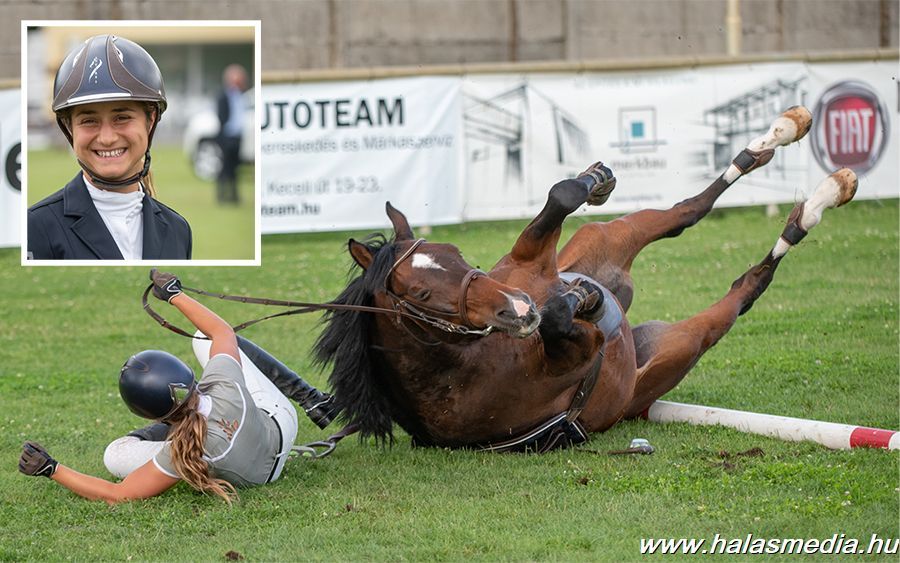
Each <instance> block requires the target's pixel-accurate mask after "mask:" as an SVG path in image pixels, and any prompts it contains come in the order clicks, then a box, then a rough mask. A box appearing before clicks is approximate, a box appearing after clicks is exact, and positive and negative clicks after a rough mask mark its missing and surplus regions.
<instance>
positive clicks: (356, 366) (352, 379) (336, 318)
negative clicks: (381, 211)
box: [313, 234, 394, 443]
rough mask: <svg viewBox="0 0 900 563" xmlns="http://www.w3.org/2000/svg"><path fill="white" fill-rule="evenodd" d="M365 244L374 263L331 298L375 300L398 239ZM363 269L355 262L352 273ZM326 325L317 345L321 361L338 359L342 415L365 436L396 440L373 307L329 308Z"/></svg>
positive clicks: (334, 379) (333, 379)
mask: <svg viewBox="0 0 900 563" xmlns="http://www.w3.org/2000/svg"><path fill="white" fill-rule="evenodd" d="M363 244H364V245H365V246H366V248H368V249H369V252H371V253H372V257H373V259H372V264H371V265H370V266H369V268H368V269H367V270H365V271H363V272H362V274H360V275H359V276H357V277H356V278H354V279H353V280H352V281H351V282H350V283H349V284H348V285H347V287H346V288H345V289H344V291H342V292H341V294H340V295H338V296H337V298H335V299H334V300H333V301H332V303H339V304H345V305H368V306H372V305H374V294H375V292H376V291H377V290H379V289H381V288H383V287H384V280H385V278H386V277H387V275H388V272H389V271H390V269H391V266H392V265H393V263H394V241H393V240H387V239H386V238H385V237H384V236H382V235H377V234H376V235H371V236H369V237H368V238H367V239H366V240H365V241H363ZM357 269H358V266H356V265H355V264H354V266H353V267H352V268H351V275H352V273H353V272H354V271H355V270H357ZM324 323H325V330H324V331H322V334H321V335H320V336H319V338H318V339H317V340H316V344H315V346H314V348H313V350H314V353H315V359H316V363H318V364H319V365H320V366H325V365H327V364H329V363H332V364H333V367H332V371H331V375H330V376H329V377H328V383H329V385H330V386H331V390H332V392H333V393H334V395H335V404H336V407H337V408H338V409H339V411H340V413H341V416H342V417H343V419H344V420H345V421H346V422H347V423H350V424H356V425H358V426H359V432H360V436H361V437H363V438H365V437H368V436H374V437H375V438H376V440H378V441H380V442H388V443H391V442H393V439H394V437H393V432H392V427H393V422H392V420H393V418H392V416H391V410H392V409H391V404H390V402H389V399H388V398H387V396H386V395H385V393H384V392H383V391H382V389H380V388H379V387H381V384H382V381H383V379H382V377H381V374H380V373H379V369H378V362H376V361H374V360H375V358H373V357H372V347H371V342H370V336H369V335H370V334H371V331H370V328H371V327H372V324H373V323H374V318H373V313H364V312H359V311H329V312H327V313H326V314H325V316H324Z"/></svg>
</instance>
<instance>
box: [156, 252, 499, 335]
mask: <svg viewBox="0 0 900 563" xmlns="http://www.w3.org/2000/svg"><path fill="white" fill-rule="evenodd" d="M423 242H425V239H418V240H416V242H415V243H413V245H412V246H411V247H410V248H409V249H407V251H406V252H404V253H403V255H402V256H401V257H400V258H398V259H397V260H396V261H395V262H394V264H393V265H392V266H391V269H390V270H388V273H387V275H386V276H385V278H384V290H385V292H386V293H387V295H388V297H389V298H390V299H391V301H392V302H393V304H394V308H392V309H385V308H383V307H372V306H368V305H344V304H341V303H307V302H304V301H286V300H282V299H269V298H267V297H251V296H246V295H229V294H226V293H213V292H210V291H204V290H202V289H198V288H194V287H186V286H182V288H181V289H182V291H187V292H190V293H195V294H197V295H205V296H207V297H214V298H216V299H221V300H223V301H236V302H238V303H249V304H253V305H266V306H275V307H294V308H293V309H290V310H288V311H282V312H280V313H275V314H273V315H265V316H263V317H259V318H256V319H252V320H249V321H246V322H243V323H241V324H239V325H235V326H233V327H231V328H232V330H234V332H239V331H241V330H244V329H245V328H247V327H250V326H253V325H255V324H257V323H260V322H262V321H267V320H269V319H274V318H277V317H287V316H291V315H301V314H305V313H313V312H316V311H357V312H360V313H374V314H380V315H392V316H396V317H397V318H398V320H402V319H403V318H407V319H410V320H413V321H417V322H420V323H424V324H426V325H428V326H431V327H434V328H437V329H440V330H442V331H444V332H447V333H449V334H465V335H472V336H487V335H488V334H490V333H491V332H493V330H494V327H492V326H488V327H486V328H483V329H476V328H470V327H468V326H465V325H466V324H470V323H469V319H468V317H467V316H466V305H465V301H466V294H467V292H468V289H469V284H471V283H472V280H474V279H475V278H476V277H478V276H483V275H486V274H485V273H484V272H482V271H481V270H474V269H473V270H469V272H468V273H466V275H465V277H463V281H462V285H461V287H460V297H459V312H458V313H443V312H441V311H435V310H430V309H428V307H425V306H423V305H421V304H419V305H413V304H412V303H410V302H409V301H408V300H406V299H403V297H401V296H399V295H397V294H396V293H394V292H393V291H391V290H390V289H389V288H388V280H390V277H391V274H393V273H394V270H396V269H397V266H399V265H400V264H401V263H402V262H403V261H404V260H406V259H407V258H409V257H410V256H411V255H412V254H413V252H415V250H416V248H418V247H419V245H420V244H422V243H423ZM152 290H153V284H152V283H151V284H150V285H148V286H147V288H146V289H145V290H144V293H143V295H141V305H142V306H143V308H144V311H145V312H146V313H147V314H148V315H150V317H152V318H153V320H155V321H156V322H157V323H159V325H160V326H162V327H163V328H166V329H168V330H171V331H172V332H174V333H175V334H178V335H181V336H185V337H187V338H198V339H201V340H208V338H207V337H206V336H195V335H193V334H191V333H189V332H187V331H185V330H183V329H181V328H179V327H177V326H175V325H173V324H172V323H170V322H169V321H168V320H166V319H165V317H163V316H162V315H160V314H159V313H157V312H156V311H155V310H154V309H153V307H151V306H150V299H149V296H150V292H151V291H152ZM423 309H424V311H427V312H424V311H423ZM436 314H445V315H446V314H449V315H451V316H453V315H455V316H459V317H460V320H462V322H463V323H465V324H457V323H454V322H451V321H448V320H445V319H442V318H440V317H437V316H435V315H436Z"/></svg>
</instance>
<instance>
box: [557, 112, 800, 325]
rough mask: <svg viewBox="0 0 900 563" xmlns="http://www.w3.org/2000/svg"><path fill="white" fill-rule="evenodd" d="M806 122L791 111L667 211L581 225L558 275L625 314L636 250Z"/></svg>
mask: <svg viewBox="0 0 900 563" xmlns="http://www.w3.org/2000/svg"><path fill="white" fill-rule="evenodd" d="M811 124H812V118H811V116H810V114H809V111H807V110H806V108H804V107H801V106H795V107H792V108H790V109H788V110H787V111H785V112H784V113H782V114H781V116H779V117H778V118H777V119H776V120H775V121H774V122H773V123H772V125H771V127H769V130H768V131H767V132H766V134H765V135H762V136H761V137H758V138H756V139H754V140H753V141H751V142H750V143H749V144H748V145H747V148H745V149H744V150H743V151H742V152H741V153H740V154H739V155H738V156H737V157H735V159H734V161H733V162H732V164H731V165H730V166H729V167H728V169H726V170H725V172H723V173H722V174H721V175H720V176H719V177H718V178H716V179H715V180H714V181H713V182H712V184H710V185H709V186H708V187H707V188H706V189H705V190H703V191H702V192H701V193H699V194H698V195H696V196H694V197H692V198H689V199H686V200H684V201H682V202H680V203H677V204H675V205H674V206H673V207H672V208H670V209H667V210H655V209H647V210H642V211H637V212H635V213H631V214H629V215H626V216H624V217H621V218H619V219H616V220H615V221H611V222H609V223H589V224H587V225H584V226H582V227H581V228H580V229H579V230H578V231H577V232H576V233H575V235H573V236H572V239H571V240H570V241H569V242H568V243H566V245H565V247H564V248H563V249H562V250H561V251H560V253H559V258H558V265H559V269H560V271H565V272H580V273H583V274H585V275H588V276H590V277H592V278H594V279H596V280H597V281H599V282H600V283H602V284H603V285H605V286H606V287H607V288H609V289H610V291H612V292H613V293H614V294H615V295H616V298H617V299H618V300H619V302H620V303H621V304H622V307H624V308H625V310H626V311H627V310H628V308H629V307H630V306H631V300H632V296H633V288H632V281H631V275H630V270H631V265H632V263H633V262H634V259H635V257H636V256H637V255H638V254H639V253H640V251H641V250H643V249H644V248H645V247H646V246H647V245H648V244H650V243H652V242H654V241H657V240H659V239H662V238H669V237H675V236H678V235H679V234H681V233H682V231H684V230H685V229H687V228H688V227H691V226H693V225H695V224H697V222H699V221H700V220H701V219H702V218H703V217H705V216H706V215H707V214H708V213H709V212H710V211H711V210H712V208H713V205H714V204H715V202H716V200H717V199H718V198H719V196H721V195H722V194H723V193H724V192H725V190H726V189H727V188H728V187H729V186H731V185H732V184H733V183H734V182H736V181H737V180H738V178H740V177H741V176H743V175H745V174H749V173H750V172H751V171H753V170H755V169H757V168H759V167H761V166H764V165H765V164H766V163H768V162H769V161H770V160H771V159H772V156H773V155H774V152H775V148H776V147H779V146H784V145H788V144H790V143H793V142H795V141H798V140H800V139H801V138H803V136H804V135H806V133H807V132H808V131H809V127H810V125H811Z"/></svg>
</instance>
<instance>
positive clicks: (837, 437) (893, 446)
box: [642, 401, 900, 450]
mask: <svg viewBox="0 0 900 563" xmlns="http://www.w3.org/2000/svg"><path fill="white" fill-rule="evenodd" d="M642 418H645V419H647V420H650V421H653V422H687V423H689V424H699V425H704V426H713V425H719V426H727V427H729V428H734V429H735V430H740V431H741V432H749V433H751V434H761V435H763V436H771V437H773V438H779V439H781V440H787V441H791V442H802V441H804V440H808V441H811V442H816V443H818V444H821V445H823V446H825V447H826V448H831V449H833V450H848V449H851V448H884V449H888V450H900V432H897V431H894V430H881V429H878V428H867V427H865V426H853V425H851V424H836V423H833V422H821V421H818V420H806V419H802V418H791V417H788V416H775V415H772V414H760V413H755V412H745V411H735V410H730V409H720V408H716V407H704V406H700V405H686V404H684V403H672V402H669V401H656V402H655V403H653V404H652V405H650V408H648V409H647V410H646V411H644V413H643V414H642Z"/></svg>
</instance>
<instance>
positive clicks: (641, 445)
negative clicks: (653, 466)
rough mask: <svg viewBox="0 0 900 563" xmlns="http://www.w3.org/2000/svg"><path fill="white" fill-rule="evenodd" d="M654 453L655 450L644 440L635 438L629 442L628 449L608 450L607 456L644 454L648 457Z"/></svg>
mask: <svg viewBox="0 0 900 563" xmlns="http://www.w3.org/2000/svg"><path fill="white" fill-rule="evenodd" d="M654 451H656V448H654V447H653V446H651V445H650V442H648V441H647V440H645V439H644V438H635V439H633V440H632V441H631V444H630V445H629V446H628V448H626V449H624V450H610V451H609V452H607V453H609V455H622V454H644V455H649V454H652V453H653V452H654Z"/></svg>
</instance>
